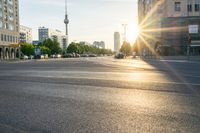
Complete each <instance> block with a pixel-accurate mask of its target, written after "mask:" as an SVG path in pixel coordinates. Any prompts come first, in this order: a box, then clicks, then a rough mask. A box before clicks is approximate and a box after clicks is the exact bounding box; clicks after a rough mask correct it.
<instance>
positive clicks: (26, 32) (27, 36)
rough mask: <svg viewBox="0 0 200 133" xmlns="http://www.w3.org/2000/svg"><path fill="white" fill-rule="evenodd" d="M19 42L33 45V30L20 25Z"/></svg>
mask: <svg viewBox="0 0 200 133" xmlns="http://www.w3.org/2000/svg"><path fill="white" fill-rule="evenodd" d="M19 35H20V37H19V41H20V43H30V44H31V43H32V29H31V28H29V27H26V26H22V25H20V32H19Z"/></svg>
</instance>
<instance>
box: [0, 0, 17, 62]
mask: <svg viewBox="0 0 200 133" xmlns="http://www.w3.org/2000/svg"><path fill="white" fill-rule="evenodd" d="M18 5H19V3H18V0H0V60H2V59H15V58H16V57H17V56H19V53H20V52H19V46H18V45H17V44H18V40H19V6H18ZM17 53H18V55H17Z"/></svg>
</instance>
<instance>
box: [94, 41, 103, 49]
mask: <svg viewBox="0 0 200 133" xmlns="http://www.w3.org/2000/svg"><path fill="white" fill-rule="evenodd" d="M93 45H94V46H95V47H97V48H100V49H105V42H104V41H94V42H93Z"/></svg>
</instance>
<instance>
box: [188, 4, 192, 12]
mask: <svg viewBox="0 0 200 133" xmlns="http://www.w3.org/2000/svg"><path fill="white" fill-rule="evenodd" d="M188 12H192V4H189V5H188Z"/></svg>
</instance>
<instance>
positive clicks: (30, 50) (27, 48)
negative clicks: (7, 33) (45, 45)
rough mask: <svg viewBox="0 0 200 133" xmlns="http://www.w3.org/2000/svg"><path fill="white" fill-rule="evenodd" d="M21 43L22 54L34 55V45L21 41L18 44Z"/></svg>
mask: <svg viewBox="0 0 200 133" xmlns="http://www.w3.org/2000/svg"><path fill="white" fill-rule="evenodd" d="M20 45H21V51H22V53H23V54H24V55H27V56H30V55H34V54H35V53H34V49H35V48H34V46H33V45H32V44H28V43H23V44H20Z"/></svg>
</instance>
